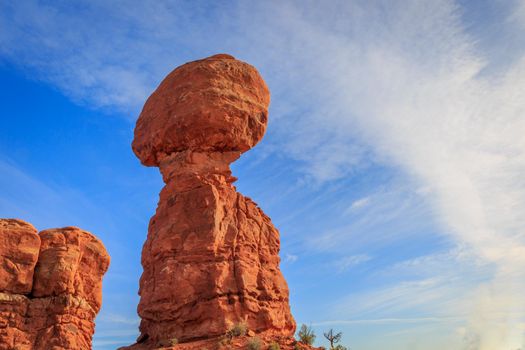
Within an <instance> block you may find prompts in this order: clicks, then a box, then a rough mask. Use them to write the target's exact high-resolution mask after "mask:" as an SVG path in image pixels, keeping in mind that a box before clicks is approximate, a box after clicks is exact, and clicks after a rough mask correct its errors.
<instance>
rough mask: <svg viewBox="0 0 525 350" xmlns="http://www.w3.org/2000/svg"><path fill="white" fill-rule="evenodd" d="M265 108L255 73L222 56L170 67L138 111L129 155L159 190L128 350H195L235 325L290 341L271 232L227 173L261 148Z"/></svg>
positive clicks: (273, 231)
mask: <svg viewBox="0 0 525 350" xmlns="http://www.w3.org/2000/svg"><path fill="white" fill-rule="evenodd" d="M269 102H270V94H269V91H268V88H267V86H266V84H265V82H264V81H263V79H262V78H261V76H260V75H259V73H258V72H257V70H256V69H255V68H254V67H252V66H250V65H249V64H246V63H244V62H241V61H238V60H236V59H234V58H233V57H231V56H229V55H224V54H223V55H215V56H212V57H209V58H206V59H203V60H199V61H194V62H190V63H187V64H184V65H182V66H180V67H178V68H177V69H175V70H174V71H173V72H171V73H170V74H169V75H168V76H167V77H166V78H165V79H164V81H163V82H162V83H161V84H160V86H159V87H158V88H157V90H155V92H154V93H153V94H152V95H151V96H150V97H149V99H148V100H147V102H146V104H145V105H144V109H143V110H142V113H141V114H140V116H139V119H138V121H137V126H136V129H135V138H134V140H133V150H134V152H135V154H136V155H137V157H138V158H139V159H140V160H141V162H142V163H143V164H144V165H147V166H158V167H160V171H161V173H162V176H163V179H164V182H165V183H166V186H165V187H164V188H163V189H162V191H161V193H160V200H159V204H158V207H157V212H156V214H155V216H153V217H152V218H151V221H150V225H149V230H148V237H147V240H146V243H145V244H144V248H143V251H142V265H143V267H144V273H143V275H142V277H141V280H140V291H139V294H140V296H141V299H140V304H139V307H138V312H139V315H140V317H141V318H142V322H141V324H140V332H141V336H140V337H139V339H138V340H137V343H138V344H137V345H135V347H134V348H144V349H153V348H157V347H158V346H159V345H160V344H164V343H166V342H167V341H169V340H170V339H173V338H177V339H178V341H179V342H183V343H188V342H191V341H197V342H196V343H194V344H199V343H198V340H201V339H204V342H206V339H210V338H214V337H219V336H221V335H224V334H225V333H226V332H227V331H228V330H229V329H230V328H231V327H232V325H234V324H236V323H239V322H245V323H246V325H247V327H248V329H249V330H250V332H251V334H259V335H260V336H261V337H263V336H264V337H267V338H268V337H269V339H270V338H272V339H286V341H288V342H289V341H290V339H291V337H292V336H293V334H294V331H295V322H294V320H293V318H292V315H291V313H290V307H289V304H288V287H287V284H286V281H285V280H284V278H283V275H282V274H281V271H280V270H279V261H280V259H279V255H278V254H279V245H280V243H279V232H278V231H277V229H276V228H275V227H274V226H273V225H272V223H271V221H270V218H268V217H267V216H266V215H265V214H264V213H263V212H262V210H261V209H260V208H259V207H258V206H257V204H255V203H254V202H253V201H252V200H251V199H249V198H247V197H244V196H242V195H241V194H239V193H238V192H237V191H236V189H235V187H234V186H233V185H232V183H233V182H234V181H235V180H236V179H235V178H234V177H232V175H231V172H230V168H229V165H230V163H232V162H233V161H235V160H236V159H238V158H239V156H240V155H241V153H243V152H245V151H247V150H249V149H250V148H251V147H253V146H255V145H256V144H257V143H258V142H259V141H260V140H261V138H262V136H263V135H264V132H265V130H266V125H267V114H268V112H267V108H268V104H269ZM283 343H286V342H283ZM191 344H193V343H188V344H186V345H179V347H181V348H185V347H186V348H188V349H190V348H192V346H193V345H191ZM215 344H216V342H215ZM195 346H197V347H196V348H198V346H200V345H195Z"/></svg>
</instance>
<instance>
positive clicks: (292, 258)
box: [284, 253, 299, 263]
mask: <svg viewBox="0 0 525 350" xmlns="http://www.w3.org/2000/svg"><path fill="white" fill-rule="evenodd" d="M297 259H299V257H298V256H297V255H293V254H289V253H286V254H285V255H284V261H286V262H288V263H294V262H296V261H297Z"/></svg>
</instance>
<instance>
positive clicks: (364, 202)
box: [347, 197, 371, 212]
mask: <svg viewBox="0 0 525 350" xmlns="http://www.w3.org/2000/svg"><path fill="white" fill-rule="evenodd" d="M370 200H371V198H370V197H363V198H360V199H356V200H355V201H353V202H352V204H351V205H350V207H349V208H348V209H347V212H352V211H355V210H358V209H361V208H364V207H366V206H368V205H369V204H370Z"/></svg>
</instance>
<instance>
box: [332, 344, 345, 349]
mask: <svg viewBox="0 0 525 350" xmlns="http://www.w3.org/2000/svg"><path fill="white" fill-rule="evenodd" d="M334 350H347V349H346V347H344V346H342V345H341V344H338V345H337V346H335V347H334Z"/></svg>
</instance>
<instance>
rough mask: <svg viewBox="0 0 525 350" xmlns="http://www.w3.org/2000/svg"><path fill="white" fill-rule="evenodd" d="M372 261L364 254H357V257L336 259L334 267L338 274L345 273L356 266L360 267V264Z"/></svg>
mask: <svg viewBox="0 0 525 350" xmlns="http://www.w3.org/2000/svg"><path fill="white" fill-rule="evenodd" d="M370 259H372V258H371V257H370V256H368V255H366V254H359V255H350V256H345V257H341V258H338V259H337V260H336V261H335V263H334V265H335V267H336V269H337V271H338V272H339V273H341V272H345V271H347V270H348V269H350V268H352V267H355V266H357V265H360V264H362V263H365V262H367V261H369V260H370Z"/></svg>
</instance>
